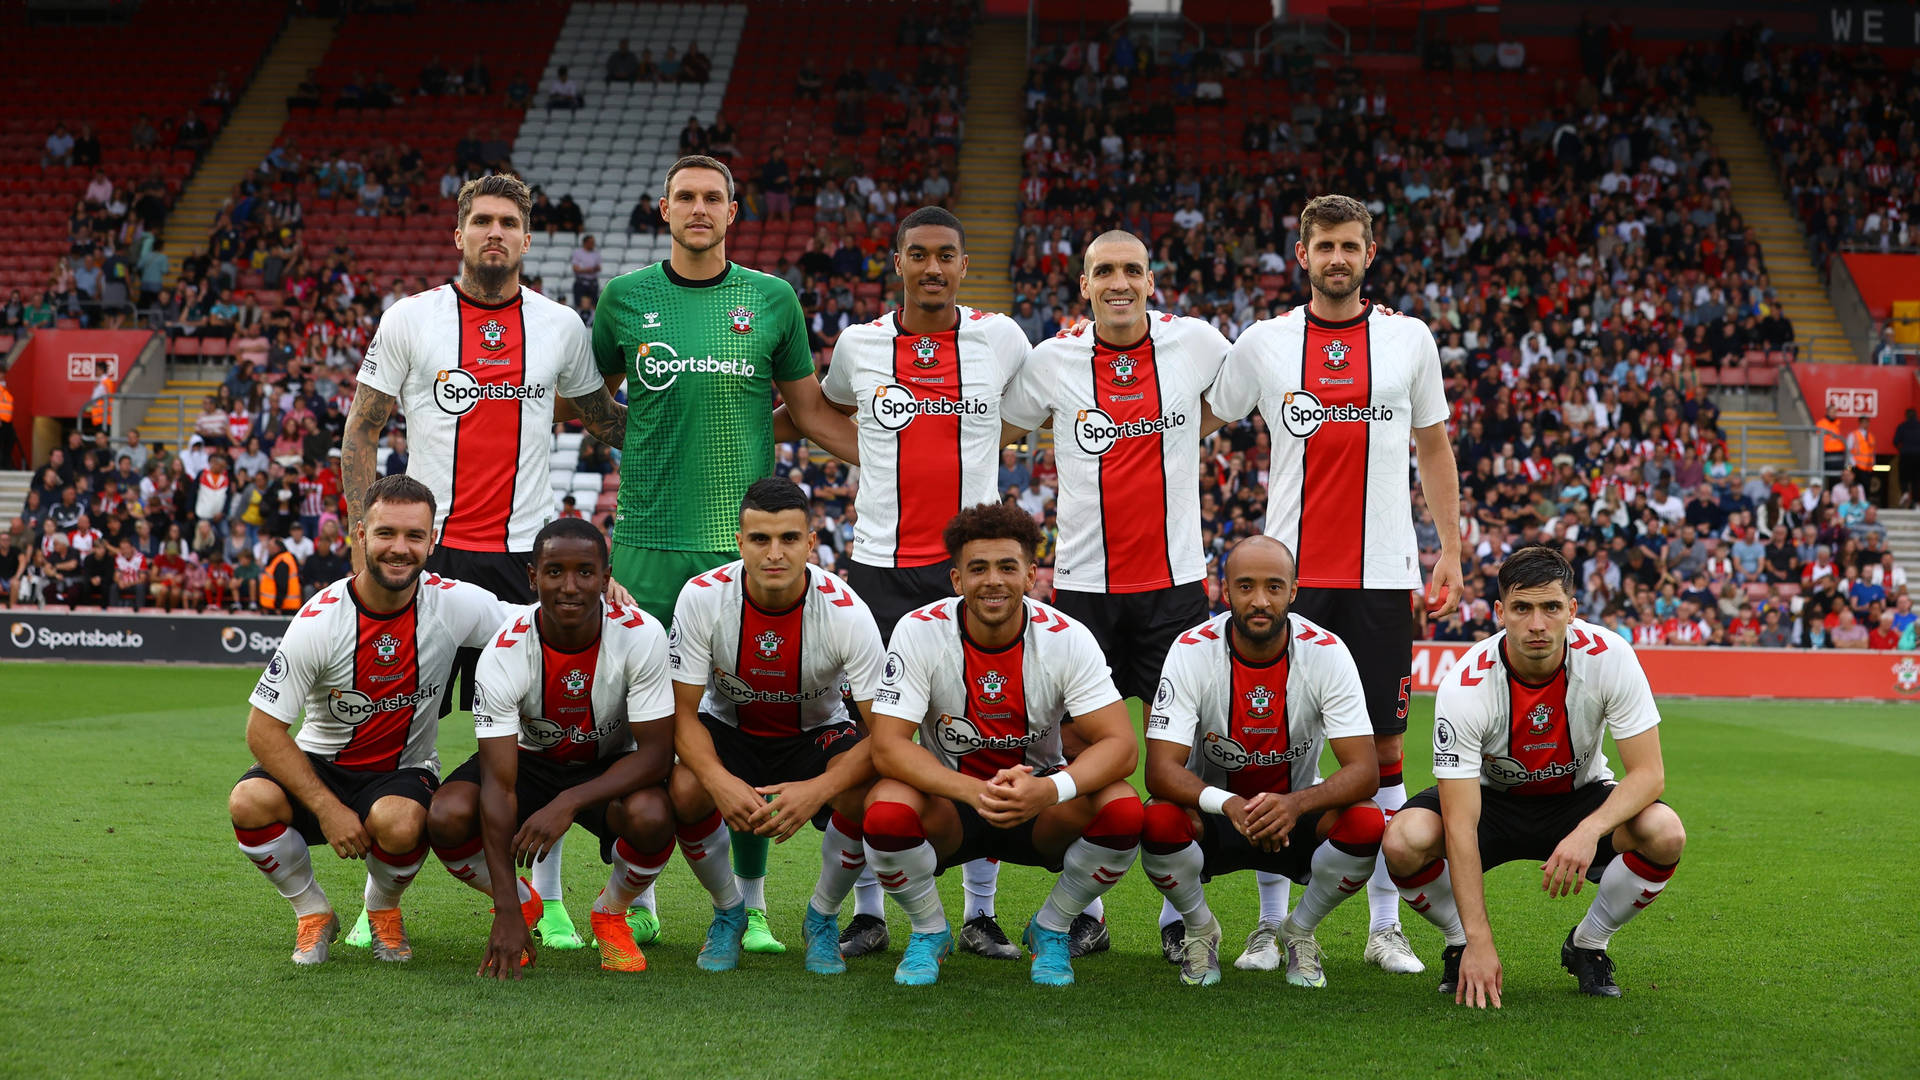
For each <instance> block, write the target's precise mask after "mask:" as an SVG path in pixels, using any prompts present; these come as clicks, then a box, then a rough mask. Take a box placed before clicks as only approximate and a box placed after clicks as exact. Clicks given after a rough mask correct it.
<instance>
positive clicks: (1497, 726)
mask: <svg viewBox="0 0 1920 1080" xmlns="http://www.w3.org/2000/svg"><path fill="white" fill-rule="evenodd" d="M1499 584H1500V599H1499V600H1498V601H1496V602H1495V604H1494V614H1495V616H1496V617H1498V618H1499V620H1500V627H1501V628H1500V632H1499V633H1497V634H1495V635H1494V636H1492V637H1490V638H1488V639H1487V640H1485V641H1483V642H1481V643H1480V644H1478V645H1475V646H1474V647H1473V648H1472V649H1471V650H1470V651H1468V653H1467V654H1466V655H1465V656H1462V657H1461V658H1460V662H1459V664H1458V665H1456V666H1455V667H1454V669H1453V671H1452V672H1451V673H1449V674H1448V675H1447V678H1446V681H1445V682H1443V683H1441V684H1440V693H1439V696H1438V697H1437V698H1436V699H1435V702H1434V717H1435V719H1434V722H1433V775H1434V777H1435V779H1436V780H1437V781H1438V783H1437V784H1435V786H1433V787H1430V788H1428V789H1426V790H1425V791H1422V792H1421V793H1420V794H1418V795H1415V796H1414V797H1413V798H1411V799H1409V800H1407V805H1406V807H1405V808H1404V809H1403V810H1402V811H1401V812H1400V813H1399V814H1398V815H1396V816H1395V817H1394V819H1393V823H1392V824H1391V825H1389V826H1388V828H1387V837H1386V843H1385V848H1384V850H1385V853H1386V860H1387V865H1388V867H1389V868H1391V869H1392V871H1393V880H1394V882H1395V883H1396V884H1397V885H1399V886H1400V891H1401V895H1403V896H1405V897H1406V899H1407V904H1408V906H1409V907H1411V908H1413V910H1415V911H1417V912H1419V913H1420V914H1422V915H1424V916H1426V918H1427V921H1428V922H1431V923H1433V925H1435V926H1437V927H1439V928H1440V933H1441V935H1442V936H1443V937H1445V938H1446V943H1447V944H1446V951H1445V952H1444V953H1443V954H1442V965H1441V966H1442V970H1443V971H1444V974H1443V975H1442V977H1441V980H1440V991H1441V992H1442V993H1449V994H1452V995H1453V1000H1454V1001H1456V1002H1459V1003H1462V1004H1466V1005H1471V1006H1475V1007H1477V1008H1482V1009H1484V1008H1486V1007H1487V1003H1488V1002H1489V1001H1491V1002H1492V1003H1493V1006H1494V1008H1496V1009H1497V1008H1499V1007H1500V994H1501V989H1502V985H1501V982H1502V980H1501V970H1500V954H1499V951H1498V950H1497V949H1496V948H1495V946H1494V943H1493V928H1492V925H1491V924H1490V922H1489V921H1488V918H1487V898H1486V887H1485V880H1484V875H1485V873H1486V871H1488V870H1491V869H1492V868H1494V867H1496V866H1499V865H1500V864H1501V863H1505V862H1511V861H1514V860H1519V859H1526V860H1529V861H1533V862H1541V863H1543V864H1544V865H1543V866H1542V868H1541V873H1540V886H1541V888H1542V889H1543V890H1544V891H1545V892H1546V894H1547V896H1548V897H1550V898H1558V897H1564V896H1567V895H1568V894H1570V893H1576V892H1579V891H1580V889H1581V886H1582V885H1583V884H1584V883H1585V882H1587V881H1592V882H1596V883H1597V884H1598V888H1596V889H1595V890H1594V896H1593V903H1592V905H1591V906H1589V907H1588V908H1587V914H1586V916H1585V917H1584V918H1582V919H1581V920H1580V922H1579V924H1578V925H1577V926H1575V927H1574V928H1573V929H1572V930H1571V931H1569V932H1568V934H1567V938H1566V940H1565V941H1564V942H1562V943H1561V945H1560V963H1561V965H1562V966H1563V967H1565V968H1566V969H1567V972H1568V973H1569V974H1571V975H1572V976H1574V978H1576V979H1577V980H1579V983H1580V992H1581V993H1583V994H1591V995H1593V996H1596V997H1619V996H1620V987H1619V985H1618V984H1617V983H1615V982H1614V979H1613V959H1612V958H1611V957H1610V956H1608V955H1607V946H1608V945H1609V944H1610V943H1611V942H1612V940H1613V935H1614V934H1615V933H1617V932H1618V931H1619V930H1620V927H1622V926H1623V925H1625V924H1626V922H1627V921H1628V920H1629V919H1631V918H1633V917H1634V916H1635V915H1638V914H1639V913H1640V912H1641V911H1642V910H1643V909H1645V908H1646V907H1647V905H1649V904H1651V903H1653V902H1654V901H1655V900H1657V899H1659V897H1660V894H1661V893H1662V892H1663V891H1665V889H1666V887H1667V882H1668V881H1669V880H1671V879H1672V877H1673V871H1674V868H1675V867H1676V866H1677V865H1678V864H1679V862H1680V854H1681V851H1682V850H1683V849H1684V848H1685V847H1686V843H1687V834H1686V830H1685V829H1684V828H1683V827H1682V826H1681V824H1680V815H1678V814H1676V813H1674V812H1673V808H1672V807H1670V806H1668V805H1667V804H1666V803H1664V802H1661V801H1659V799H1660V794H1661V792H1662V791H1663V790H1665V787H1666V769H1665V766H1664V764H1663V762H1662V760H1661V755H1660V711H1659V709H1658V708H1657V707H1656V706H1655V705H1654V701H1653V689H1652V688H1651V687H1650V686H1648V685H1647V676H1646V673H1645V672H1643V671H1642V670H1641V669H1640V661H1639V659H1638V658H1637V657H1635V656H1634V654H1633V650H1632V649H1630V648H1628V647H1627V645H1626V643H1625V642H1623V641H1621V640H1620V639H1619V638H1618V637H1616V636H1614V634H1613V633H1612V632H1611V631H1609V630H1607V629H1605V628H1604V627H1600V626H1596V625H1594V624H1593V623H1590V622H1587V621H1586V620H1584V619H1581V618H1579V617H1578V610H1577V609H1578V601H1577V600H1576V599H1575V593H1574V576H1573V567H1572V565H1571V564H1569V563H1568V562H1567V560H1566V558H1565V557H1564V556H1562V555H1561V554H1560V553H1559V552H1557V551H1555V550H1553V549H1552V548H1547V547H1529V548H1522V549H1521V550H1519V551H1516V552H1514V553H1513V554H1512V555H1509V556H1508V557H1507V560H1506V561H1505V562H1503V563H1501V564H1500V578H1499ZM1606 735H1612V736H1613V741H1614V745H1615V746H1617V747H1619V749H1620V761H1621V763H1622V764H1623V765H1625V766H1626V770H1627V775H1626V778H1625V779H1623V780H1620V781H1619V782H1617V783H1616V782H1615V781H1614V779H1613V771H1612V770H1611V769H1609V768H1608V767H1607V757H1606V754H1604V753H1603V752H1602V751H1601V740H1602V738H1603V737H1604V736H1606Z"/></svg>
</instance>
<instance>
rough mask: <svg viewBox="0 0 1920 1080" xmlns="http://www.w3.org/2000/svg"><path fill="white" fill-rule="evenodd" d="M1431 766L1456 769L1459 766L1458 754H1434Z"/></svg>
mask: <svg viewBox="0 0 1920 1080" xmlns="http://www.w3.org/2000/svg"><path fill="white" fill-rule="evenodd" d="M1433 767H1434V768H1436V769H1457V768H1459V767H1460V755H1459V754H1438V753H1436V754H1434V755H1433Z"/></svg>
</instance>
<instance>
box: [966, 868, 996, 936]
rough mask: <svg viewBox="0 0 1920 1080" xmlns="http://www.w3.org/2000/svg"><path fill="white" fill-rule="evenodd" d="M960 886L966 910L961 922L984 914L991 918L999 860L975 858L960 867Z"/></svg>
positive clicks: (970, 920)
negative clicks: (963, 892)
mask: <svg viewBox="0 0 1920 1080" xmlns="http://www.w3.org/2000/svg"><path fill="white" fill-rule="evenodd" d="M960 887H961V888H962V889H963V890H965V891H966V894H967V912H966V915H965V916H964V917H963V918H962V919H961V920H960V921H961V922H972V921H973V920H974V919H976V918H979V917H980V916H982V915H985V916H986V917H987V918H989V919H991V918H993V915H994V911H993V897H994V893H996V892H998V891H999V889H1000V860H999V859H975V860H973V861H972V862H970V863H967V864H966V865H964V866H962V867H961V868H960Z"/></svg>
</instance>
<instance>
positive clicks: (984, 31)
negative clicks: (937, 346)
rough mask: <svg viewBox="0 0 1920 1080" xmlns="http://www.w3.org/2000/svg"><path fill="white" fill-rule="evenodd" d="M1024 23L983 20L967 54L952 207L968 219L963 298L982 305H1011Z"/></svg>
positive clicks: (997, 307)
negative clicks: (961, 132)
mask: <svg viewBox="0 0 1920 1080" xmlns="http://www.w3.org/2000/svg"><path fill="white" fill-rule="evenodd" d="M1026 55H1027V39H1026V28H1025V26H1024V25H1022V24H1021V23H1018V22H1000V21H994V22H983V23H980V24H979V25H978V26H976V27H975V29H974V37H973V47H972V49H971V50H970V52H969V55H968V58H967V128H966V139H965V140H964V141H963V142H962V143H961V145H960V198H959V201H958V203H957V204H956V205H955V207H954V213H956V214H958V215H959V216H960V220H961V222H962V223H964V224H965V225H966V227H967V279H966V280H965V281H964V282H962V283H961V284H960V302H961V303H963V304H966V305H968V306H969V307H976V308H980V309H982V310H985V311H1011V310H1013V281H1012V278H1011V277H1010V276H1009V275H1008V273H1007V269H1008V267H1009V266H1010V265H1011V263H1012V261H1013V235H1014V231H1015V229H1016V228H1018V226H1019V223H1020V213H1019V203H1020V143H1021V141H1022V140H1023V139H1024V138H1025V137H1026V126H1027V123H1026V113H1025V111H1024V103H1023V102H1022V100H1021V96H1020V94H1021V87H1022V86H1023V85H1024V84H1025V82H1026Z"/></svg>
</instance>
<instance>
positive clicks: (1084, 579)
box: [1001, 231, 1286, 962]
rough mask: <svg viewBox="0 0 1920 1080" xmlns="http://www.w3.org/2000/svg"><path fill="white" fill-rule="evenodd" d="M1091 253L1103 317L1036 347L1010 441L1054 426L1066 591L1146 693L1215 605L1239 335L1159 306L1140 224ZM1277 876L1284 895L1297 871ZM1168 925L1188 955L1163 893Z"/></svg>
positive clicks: (1085, 929)
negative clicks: (1214, 473)
mask: <svg viewBox="0 0 1920 1080" xmlns="http://www.w3.org/2000/svg"><path fill="white" fill-rule="evenodd" d="M1083 265H1084V267H1085V270H1084V272H1083V273H1082V274H1081V275H1080V295H1081V296H1082V297H1084V298H1085V299H1086V300H1087V302H1088V303H1089V304H1090V305H1092V308H1093V323H1092V326H1091V330H1090V331H1089V328H1088V327H1087V326H1085V325H1082V326H1080V327H1078V328H1076V329H1074V330H1072V331H1069V332H1066V333H1063V334H1060V335H1057V336H1055V337H1053V338H1050V339H1048V340H1046V341H1042V342H1041V343H1040V344H1039V345H1038V346H1036V347H1035V348H1034V350H1033V353H1032V355H1031V356H1030V357H1029V358H1028V360H1027V363H1026V365H1025V366H1024V367H1022V368H1021V369H1020V373H1019V374H1018V375H1017V376H1015V378H1014V381H1013V385H1012V386H1011V387H1009V388H1008V390H1007V396H1006V399H1005V400H1004V401H1002V402H1001V416H1002V419H1003V420H1004V422H1005V427H1006V430H1005V431H1004V432H1003V433H1002V441H1003V442H1010V441H1012V440H1014V439H1016V438H1019V437H1020V435H1021V434H1023V433H1025V432H1028V431H1032V430H1034V429H1035V428H1038V427H1040V426H1042V425H1043V424H1045V425H1051V426H1052V427H1053V429H1054V451H1055V453H1056V455H1057V460H1058V462H1059V469H1060V520H1059V524H1060V546H1059V548H1058V550H1057V551H1056V553H1055V556H1054V571H1053V575H1054V576H1053V584H1054V604H1055V606H1057V607H1058V608H1059V609H1060V610H1061V611H1063V612H1065V613H1067V614H1068V615H1070V616H1072V617H1073V618H1075V619H1078V620H1079V621H1080V622H1081V623H1083V624H1085V625H1086V627H1087V629H1089V630H1091V631H1093V636H1094V640H1096V641H1098V642H1099V643H1100V650H1101V652H1103V653H1105V654H1106V657H1107V663H1109V664H1110V665H1112V667H1113V672H1114V677H1113V681H1114V683H1115V685H1117V686H1118V687H1119V688H1120V693H1121V694H1123V695H1125V696H1127V697H1136V698H1139V699H1140V700H1141V702H1142V703H1145V702H1148V701H1150V700H1152V698H1153V694H1154V685H1155V683H1156V682H1157V681H1158V680H1159V678H1160V668H1161V665H1162V664H1163V663H1165V661H1166V658H1167V648H1168V647H1169V646H1171V645H1172V644H1173V640H1174V638H1175V637H1177V636H1178V635H1179V634H1180V633H1181V632H1182V631H1184V630H1187V629H1189V628H1191V627H1193V626H1195V625H1197V624H1199V623H1202V622H1205V621H1206V619H1207V615H1208V600H1207V590H1206V585H1205V582H1204V581H1203V580H1202V579H1204V578H1205V577H1206V560H1205V558H1204V557H1203V556H1202V554H1201V550H1200V440H1201V439H1202V438H1204V437H1205V436H1206V435H1209V434H1211V433H1212V432H1213V431H1215V430H1216V429H1218V428H1219V427H1220V426H1221V425H1220V421H1218V420H1216V419H1214V417H1213V414H1212V412H1211V410H1209V409H1208V408H1207V405H1206V402H1205V401H1204V400H1202V397H1201V395H1202V393H1203V392H1204V391H1205V390H1206V389H1207V387H1209V386H1211V385H1213V380H1214V377H1215V375H1217V374H1218V373H1219V370H1220V362H1221V360H1222V359H1223V358H1224V357H1225V356H1226V353H1227V339H1226V338H1224V337H1222V336H1221V335H1220V332H1219V331H1218V330H1215V329H1214V328H1213V327H1212V326H1211V325H1210V324H1208V323H1207V322H1206V321H1205V320H1203V319H1194V318H1187V317H1184V316H1175V315H1165V314H1162V313H1160V312H1157V311H1149V310H1148V309H1147V301H1148V299H1149V298H1150V297H1152V295H1153V289H1154V284H1153V271H1152V270H1151V269H1149V267H1148V257H1147V246H1146V244H1144V243H1142V242H1141V240H1140V238H1139V237H1137V236H1134V235H1133V234H1132V233H1128V232H1120V231H1113V232H1106V233H1102V234H1100V235H1099V236H1097V237H1095V238H1094V240H1093V242H1092V243H1091V244H1088V245H1087V251H1086V258H1085V260H1084V262H1083ZM1278 887H1279V888H1280V889H1281V890H1282V895H1283V896H1284V890H1285V888H1286V882H1285V880H1284V879H1281V880H1280V881H1279V886H1278ZM1074 930H1075V938H1076V941H1075V944H1076V945H1077V946H1078V945H1081V943H1082V942H1083V941H1084V942H1085V947H1086V948H1089V949H1091V948H1104V947H1105V946H1106V942H1107V929H1106V924H1105V923H1104V922H1103V921H1101V920H1098V919H1093V918H1088V917H1086V916H1083V917H1082V918H1081V920H1080V922H1079V923H1077V924H1076V925H1075V927H1074ZM1258 933H1259V931H1256V934H1258ZM1161 934H1162V938H1163V943H1164V947H1165V948H1166V950H1167V951H1168V952H1169V955H1170V958H1173V957H1177V956H1178V955H1180V953H1179V942H1180V915H1179V913H1178V912H1177V911H1175V910H1174V909H1173V906H1172V905H1171V904H1166V905H1163V909H1162V912H1161ZM1266 940H1271V937H1270V936H1269V938H1268V939H1266ZM1249 952H1252V950H1251V949H1250V950H1249ZM1075 955H1076V956H1078V955H1080V952H1078V951H1076V953H1075ZM1276 956H1277V954H1276ZM1276 962H1277V961H1276Z"/></svg>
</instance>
